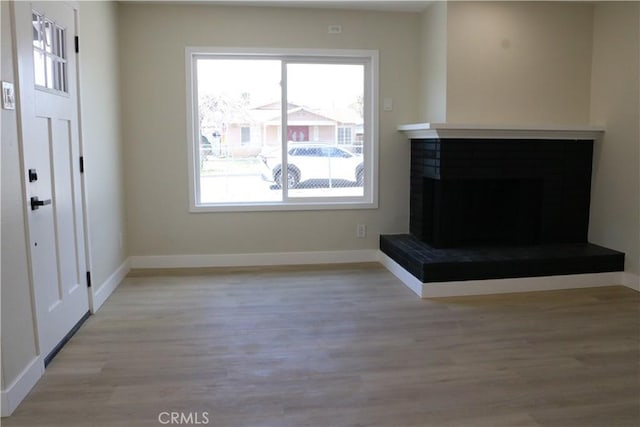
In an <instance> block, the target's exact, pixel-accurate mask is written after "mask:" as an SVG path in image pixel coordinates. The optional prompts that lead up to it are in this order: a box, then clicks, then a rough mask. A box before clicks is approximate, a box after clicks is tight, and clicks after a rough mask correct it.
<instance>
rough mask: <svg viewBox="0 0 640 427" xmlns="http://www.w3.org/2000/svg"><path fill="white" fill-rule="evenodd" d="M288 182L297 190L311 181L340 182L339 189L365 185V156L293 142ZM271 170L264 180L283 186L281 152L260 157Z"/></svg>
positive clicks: (264, 174)
mask: <svg viewBox="0 0 640 427" xmlns="http://www.w3.org/2000/svg"><path fill="white" fill-rule="evenodd" d="M288 153H289V156H288V167H287V183H288V186H289V188H294V187H295V186H296V185H298V184H299V183H301V182H304V181H308V180H329V181H337V184H338V186H362V184H363V179H364V166H363V161H362V156H361V155H356V154H353V153H351V152H349V151H347V150H345V149H344V148H341V147H338V146H335V145H327V144H317V143H289V150H288ZM260 157H261V158H262V161H263V162H264V164H265V166H266V168H267V170H266V171H265V172H264V173H263V174H262V177H263V179H265V180H267V181H273V182H275V183H276V184H278V185H280V186H281V185H282V164H281V160H280V153H271V154H262V155H260Z"/></svg>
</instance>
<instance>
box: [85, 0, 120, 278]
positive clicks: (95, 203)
mask: <svg viewBox="0 0 640 427" xmlns="http://www.w3.org/2000/svg"><path fill="white" fill-rule="evenodd" d="M117 19H118V16H117V4H116V3H113V2H82V3H80V34H81V35H82V37H81V47H80V49H81V50H80V94H81V97H82V100H81V114H82V140H83V144H84V155H85V180H86V188H87V206H88V218H89V224H88V226H89V233H90V238H91V241H90V242H89V252H90V254H91V270H92V271H91V273H92V281H93V283H94V284H95V286H96V287H99V286H100V285H101V284H103V283H104V282H105V281H106V280H107V279H108V278H109V276H110V275H111V274H112V273H113V272H114V271H116V269H117V268H118V267H119V266H120V265H121V264H122V263H123V262H124V261H125V259H126V258H127V256H128V255H127V247H126V234H125V232H126V221H125V215H126V212H125V206H124V168H123V159H122V145H121V126H120V91H119V84H120V80H119V67H118V38H117V34H118V23H117ZM96 28H100V31H95V29H96ZM121 233H122V242H121V241H120V235H121ZM94 291H95V290H94Z"/></svg>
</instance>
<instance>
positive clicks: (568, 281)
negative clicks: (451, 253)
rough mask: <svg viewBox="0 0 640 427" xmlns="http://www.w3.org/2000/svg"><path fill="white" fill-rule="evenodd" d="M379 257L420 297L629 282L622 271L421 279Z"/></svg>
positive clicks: (589, 286)
mask: <svg viewBox="0 0 640 427" xmlns="http://www.w3.org/2000/svg"><path fill="white" fill-rule="evenodd" d="M379 259H380V262H381V263H382V265H384V266H385V267H386V268H387V270H389V271H390V272H391V273H392V274H393V275H394V276H396V277H397V278H398V279H400V281H402V283H404V284H405V285H406V286H407V287H408V288H409V289H411V290H412V291H413V292H415V293H416V295H418V296H419V297H421V298H438V297H455V296H468V295H491V294H505V293H514V292H533V291H551V290H560V289H576V288H598V287H603V286H620V285H624V286H628V285H626V284H625V282H624V277H623V274H624V273H622V272H611V273H589V274H568V275H559V276H543V277H519V278H512V279H487V280H464V281H452V282H433V283H422V282H421V281H420V280H418V279H416V278H415V277H414V276H413V275H412V274H411V273H409V272H408V271H407V270H405V269H404V268H403V267H402V266H401V265H400V264H398V263H397V262H395V261H394V260H392V259H391V258H389V257H388V256H387V255H386V254H384V253H383V252H380V253H379ZM628 287H630V288H632V289H634V288H633V287H632V286H628Z"/></svg>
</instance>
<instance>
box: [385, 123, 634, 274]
mask: <svg viewBox="0 0 640 427" xmlns="http://www.w3.org/2000/svg"><path fill="white" fill-rule="evenodd" d="M485 133H486V132H485ZM426 136H427V137H423V135H417V136H416V135H415V132H414V134H413V135H410V137H411V183H410V186H411V188H410V191H411V193H410V221H409V223H410V234H408V235H383V236H381V239H380V249H381V250H382V252H384V253H385V254H386V255H387V256H389V257H390V258H391V259H393V260H394V261H395V262H396V263H398V264H399V265H400V266H402V267H403V268H404V269H405V270H407V271H408V272H410V273H411V274H412V275H413V276H415V277H416V278H418V279H419V280H421V281H422V282H425V283H426V282H446V281H459V280H474V279H498V278H513V277H535V276H547V275H566V274H580V273H598V272H610V271H621V270H623V269H624V254H622V253H620V252H617V251H613V250H610V249H607V248H603V247H600V246H597V245H592V244H590V243H588V241H587V233H588V227H589V205H590V193H591V164H592V155H593V144H594V140H593V138H592V139H588V138H582V139H578V138H575V137H565V135H563V134H560V137H557V138H551V137H549V135H548V134H547V135H544V136H545V137H544V138H536V137H535V136H532V137H526V136H523V135H517V137H515V138H510V137H507V136H506V135H498V137H495V138H487V137H481V138H478V137H464V136H463V137H461V136H460V135H455V136H452V137H443V136H442V135H434V136H433V137H432V135H426Z"/></svg>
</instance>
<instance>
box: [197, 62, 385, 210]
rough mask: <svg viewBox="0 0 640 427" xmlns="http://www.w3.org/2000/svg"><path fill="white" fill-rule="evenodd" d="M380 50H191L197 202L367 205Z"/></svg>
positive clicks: (206, 205) (371, 184)
mask: <svg viewBox="0 0 640 427" xmlns="http://www.w3.org/2000/svg"><path fill="white" fill-rule="evenodd" d="M374 58H375V56H374V54H373V53H371V52H369V53H367V54H363V53H359V54H355V53H354V54H350V55H345V52H344V51H340V52H339V54H338V55H327V54H326V53H323V55H322V56H320V55H317V54H314V53H313V51H311V52H310V53H309V54H308V55H305V54H300V53H296V54H295V55H291V54H290V53H289V52H284V51H283V53H281V54H274V53H272V52H270V53H269V54H264V53H263V52H256V53H246V52H242V53H229V52H224V53H219V52H202V51H198V52H193V53H192V54H191V55H188V61H189V64H188V65H190V67H191V76H190V77H191V79H192V81H191V87H192V88H193V92H192V93H191V94H189V96H190V105H192V108H193V110H194V111H192V117H191V119H192V123H193V132H192V134H193V137H192V139H193V141H194V150H193V165H194V168H193V170H194V184H195V185H194V186H193V199H192V200H193V203H192V207H195V208H198V207H204V208H216V207H240V208H242V207H245V208H246V207H253V208H254V209H255V208H267V209H268V208H269V207H274V206H276V207H277V206H280V207H282V206H285V207H292V206H293V207H294V208H295V207H296V206H298V207H300V206H307V208H308V206H314V205H316V206H319V205H325V206H331V205H336V204H337V205H340V204H346V205H352V206H354V207H358V205H359V206H360V207H371V206H372V205H373V203H375V197H374V194H375V188H374V183H375V182H374V181H375V180H374V175H373V174H374V171H373V167H374V164H375V162H374V160H375V135H374V132H373V129H374V128H375V124H374V119H375V114H374V109H373V107H372V100H373V98H374V95H375V92H374V90H373V88H374V86H373V81H374V70H375V64H374V63H373V60H374ZM196 141H197V142H196ZM303 208H305V207H303Z"/></svg>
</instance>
